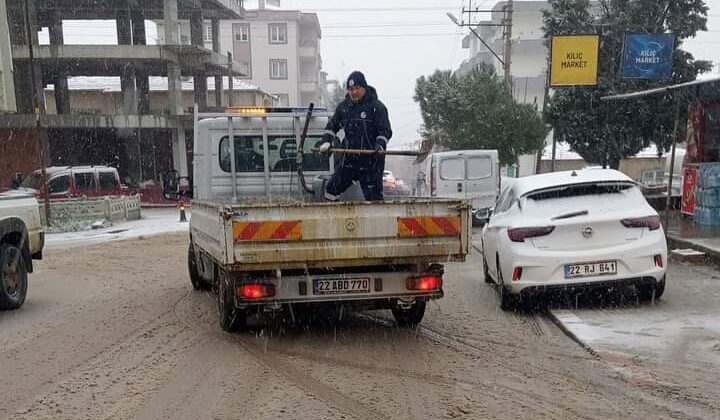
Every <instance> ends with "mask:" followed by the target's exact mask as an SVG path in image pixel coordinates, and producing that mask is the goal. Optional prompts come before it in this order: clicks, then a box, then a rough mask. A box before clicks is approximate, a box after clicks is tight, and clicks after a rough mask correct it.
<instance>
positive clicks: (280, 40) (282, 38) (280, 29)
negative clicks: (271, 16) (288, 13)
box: [268, 23, 287, 44]
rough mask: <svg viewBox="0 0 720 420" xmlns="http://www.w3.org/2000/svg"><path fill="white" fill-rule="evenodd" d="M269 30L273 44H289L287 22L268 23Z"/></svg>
mask: <svg viewBox="0 0 720 420" xmlns="http://www.w3.org/2000/svg"><path fill="white" fill-rule="evenodd" d="M268 31H269V35H268V38H269V39H270V43H271V44H287V24H285V23H271V24H269V25H268Z"/></svg>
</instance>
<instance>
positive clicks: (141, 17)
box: [130, 10, 147, 45]
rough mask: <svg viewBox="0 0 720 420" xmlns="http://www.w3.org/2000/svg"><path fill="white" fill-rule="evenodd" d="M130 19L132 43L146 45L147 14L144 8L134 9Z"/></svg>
mask: <svg viewBox="0 0 720 420" xmlns="http://www.w3.org/2000/svg"><path fill="white" fill-rule="evenodd" d="M130 20H131V22H132V23H131V27H132V44H133V45H146V44H147V37H146V34H145V14H144V13H143V12H142V10H133V11H131V12H130Z"/></svg>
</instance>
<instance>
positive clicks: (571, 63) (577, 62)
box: [560, 52, 588, 69]
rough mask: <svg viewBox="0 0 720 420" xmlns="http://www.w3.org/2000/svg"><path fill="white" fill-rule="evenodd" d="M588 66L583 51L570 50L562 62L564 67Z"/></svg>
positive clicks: (577, 67) (561, 65)
mask: <svg viewBox="0 0 720 420" xmlns="http://www.w3.org/2000/svg"><path fill="white" fill-rule="evenodd" d="M587 66H588V62H587V60H585V59H584V58H583V53H581V52H569V53H567V54H565V60H563V61H562V62H561V63H560V67H561V68H563V69H582V68H585V67H587Z"/></svg>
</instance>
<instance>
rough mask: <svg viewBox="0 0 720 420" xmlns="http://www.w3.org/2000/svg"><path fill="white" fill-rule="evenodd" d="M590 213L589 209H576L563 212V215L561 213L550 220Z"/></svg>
mask: <svg viewBox="0 0 720 420" xmlns="http://www.w3.org/2000/svg"><path fill="white" fill-rule="evenodd" d="M588 214H590V212H589V211H587V210H580V211H574V212H571V213H565V214H561V215H559V216H555V217H553V218H552V219H550V220H560V219H570V218H573V217H578V216H587V215H588Z"/></svg>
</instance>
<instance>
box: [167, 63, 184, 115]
mask: <svg viewBox="0 0 720 420" xmlns="http://www.w3.org/2000/svg"><path fill="white" fill-rule="evenodd" d="M167 76H168V110H169V111H170V115H182V114H183V108H182V106H183V105H182V80H180V76H181V73H180V66H179V65H177V64H175V63H168V65H167Z"/></svg>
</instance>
